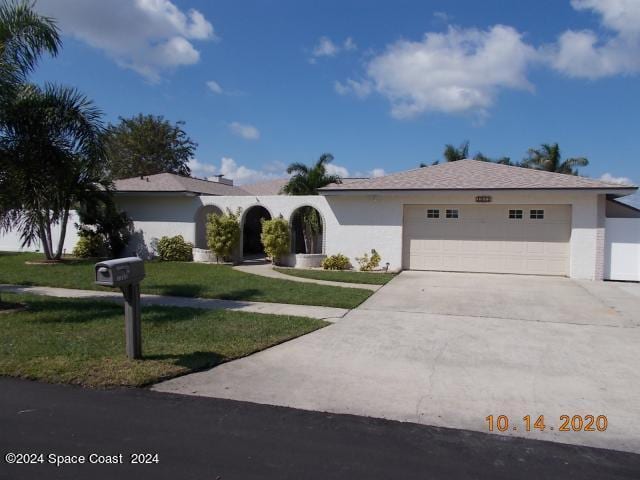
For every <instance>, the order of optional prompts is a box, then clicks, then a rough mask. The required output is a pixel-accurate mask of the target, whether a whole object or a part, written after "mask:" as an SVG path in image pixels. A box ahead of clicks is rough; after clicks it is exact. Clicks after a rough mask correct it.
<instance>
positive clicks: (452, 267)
mask: <svg viewBox="0 0 640 480" xmlns="http://www.w3.org/2000/svg"><path fill="white" fill-rule="evenodd" d="M429 208H432V209H433V208H436V209H439V210H440V215H441V218H438V219H429V218H427V209H429ZM447 208H455V209H457V210H458V211H459V218H458V219H447V218H443V217H444V215H445V211H446V209H447ZM509 209H518V210H522V211H523V215H522V216H523V218H521V219H509V214H508V213H509ZM531 209H540V210H544V218H543V219H531V218H529V211H530V210H531ZM570 225H571V209H570V207H569V206H568V205H543V206H531V205H527V206H521V205H514V206H509V205H500V206H496V205H446V206H443V205H408V206H405V215H404V231H403V236H404V241H403V245H404V258H405V260H404V262H403V263H404V267H405V268H409V269H416V270H444V271H462V272H494V273H531V274H543V275H566V274H567V273H568V267H569V260H568V258H569V238H570V232H571V226H570Z"/></svg>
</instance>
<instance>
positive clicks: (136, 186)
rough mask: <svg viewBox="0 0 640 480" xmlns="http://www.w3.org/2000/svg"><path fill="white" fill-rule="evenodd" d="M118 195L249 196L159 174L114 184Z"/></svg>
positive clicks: (229, 187) (233, 189)
mask: <svg viewBox="0 0 640 480" xmlns="http://www.w3.org/2000/svg"><path fill="white" fill-rule="evenodd" d="M114 184H115V189H116V192H118V193H154V192H155V193H176V194H178V193H183V194H185V193H195V194H197V195H219V196H222V195H234V196H238V195H249V193H248V192H246V191H245V190H243V189H242V188H240V187H236V186H232V185H225V184H224V183H218V182H212V181H209V180H201V179H199V178H192V177H183V176H181V175H176V174H173V173H158V174H156V175H145V176H143V177H132V178H123V179H122V180H116V181H115V182H114Z"/></svg>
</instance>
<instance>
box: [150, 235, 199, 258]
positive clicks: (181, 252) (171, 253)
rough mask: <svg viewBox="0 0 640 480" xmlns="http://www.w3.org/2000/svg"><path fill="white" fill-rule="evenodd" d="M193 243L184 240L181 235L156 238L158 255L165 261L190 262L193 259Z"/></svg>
mask: <svg viewBox="0 0 640 480" xmlns="http://www.w3.org/2000/svg"><path fill="white" fill-rule="evenodd" d="M192 248H193V245H192V244H191V243H189V242H185V240H184V238H183V237H182V235H176V236H175V237H162V238H161V239H160V240H158V246H157V249H158V257H160V260H164V261H167V262H190V261H191V260H193V251H192Z"/></svg>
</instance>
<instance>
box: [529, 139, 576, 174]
mask: <svg viewBox="0 0 640 480" xmlns="http://www.w3.org/2000/svg"><path fill="white" fill-rule="evenodd" d="M522 164H523V166H526V167H531V168H535V169H538V170H544V171H547V172H556V173H565V174H568V175H578V170H577V167H586V166H587V165H589V160H587V159H586V158H584V157H575V158H568V159H566V160H564V161H563V160H562V155H561V153H560V147H559V146H558V144H557V143H553V144H548V143H543V144H542V145H541V146H540V148H539V149H536V148H530V149H529V156H528V157H527V158H525V159H524V160H523V161H522Z"/></svg>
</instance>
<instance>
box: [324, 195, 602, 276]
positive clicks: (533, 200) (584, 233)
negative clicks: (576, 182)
mask: <svg viewBox="0 0 640 480" xmlns="http://www.w3.org/2000/svg"><path fill="white" fill-rule="evenodd" d="M487 194H488V195H490V196H491V197H492V202H491V203H490V205H513V204H518V205H527V204H532V205H544V204H561V205H570V206H571V210H572V225H571V241H570V277H572V278H579V279H589V280H601V279H602V278H603V273H604V218H605V217H604V208H605V197H604V195H602V194H600V195H599V194H597V193H593V192H584V191H575V192H553V191H546V192H511V191H502V192H495V191H492V192H486V191H485V192H480V191H478V192H473V191H468V192H430V193H428V194H412V195H388V194H371V195H367V196H360V195H358V196H356V195H352V196H351V195H341V196H328V197H327V200H328V203H329V205H330V206H331V208H332V211H333V212H334V217H335V218H336V219H337V222H338V225H339V228H337V229H336V231H333V232H328V233H327V253H328V254H331V253H335V250H339V251H341V252H342V253H344V254H345V255H347V256H348V257H350V258H354V257H355V256H360V255H362V253H364V252H365V251H368V250H370V249H371V248H375V249H376V250H378V252H379V253H380V255H381V256H382V262H383V263H385V262H389V263H390V267H389V268H390V269H392V270H397V269H400V268H402V215H403V207H404V205H405V204H406V205H420V204H425V205H426V204H431V205H438V204H440V205H443V206H445V205H447V204H449V205H464V204H477V203H476V202H475V197H476V195H487Z"/></svg>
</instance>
